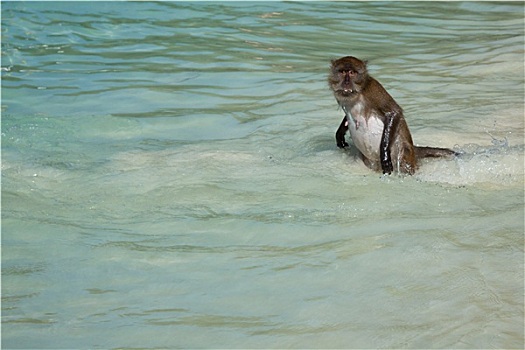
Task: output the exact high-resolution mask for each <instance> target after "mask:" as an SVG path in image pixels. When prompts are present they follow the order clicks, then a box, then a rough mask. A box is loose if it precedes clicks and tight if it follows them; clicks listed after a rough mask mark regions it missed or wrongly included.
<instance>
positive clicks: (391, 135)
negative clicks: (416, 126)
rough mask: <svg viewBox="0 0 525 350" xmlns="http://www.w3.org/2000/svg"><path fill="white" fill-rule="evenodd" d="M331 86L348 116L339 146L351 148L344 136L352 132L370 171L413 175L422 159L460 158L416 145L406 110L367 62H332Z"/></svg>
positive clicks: (444, 150) (349, 58) (344, 59)
mask: <svg viewBox="0 0 525 350" xmlns="http://www.w3.org/2000/svg"><path fill="white" fill-rule="evenodd" d="M328 84H329V87H330V89H331V90H332V92H333V93H334V96H335V99H336V100H337V103H338V104H339V106H341V108H342V109H343V112H344V113H345V116H344V118H343V120H342V122H341V124H340V125H339V128H338V129H337V131H336V134H335V138H336V144H337V146H338V147H339V148H346V147H348V146H349V144H348V143H347V142H346V141H345V134H346V132H347V131H348V130H350V136H351V138H352V142H353V144H354V145H355V147H356V148H357V150H358V152H359V155H360V157H361V159H362V160H363V162H364V163H365V165H366V166H367V167H369V168H370V169H372V170H374V171H378V172H379V171H382V172H383V174H391V173H392V172H393V171H394V170H395V171H397V172H398V173H400V174H408V175H413V174H414V173H415V171H416V170H417V168H418V160H419V159H421V158H426V157H451V156H454V155H457V153H456V152H454V151H453V150H451V149H448V148H437V147H418V146H414V142H413V141H412V135H411V134H410V131H409V129H408V125H407V122H406V120H405V117H404V115H403V109H402V108H401V107H400V106H399V105H398V104H397V102H396V101H395V100H394V98H393V97H392V96H390V94H389V93H388V92H387V91H386V90H385V88H383V86H382V85H381V84H380V83H379V82H378V81H377V80H376V79H374V78H373V77H371V76H370V75H369V74H368V70H367V62H366V61H361V60H360V59H358V58H355V57H352V56H346V57H342V58H339V59H336V60H332V61H331V71H330V74H329V77H328Z"/></svg>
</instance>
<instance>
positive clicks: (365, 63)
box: [363, 60, 368, 68]
mask: <svg viewBox="0 0 525 350" xmlns="http://www.w3.org/2000/svg"><path fill="white" fill-rule="evenodd" d="M363 64H364V65H365V68H368V67H367V66H368V60H364V61H363Z"/></svg>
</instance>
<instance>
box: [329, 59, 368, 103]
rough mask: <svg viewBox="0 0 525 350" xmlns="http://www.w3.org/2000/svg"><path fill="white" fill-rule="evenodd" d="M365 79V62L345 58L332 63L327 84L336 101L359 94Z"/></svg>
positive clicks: (366, 75)
mask: <svg viewBox="0 0 525 350" xmlns="http://www.w3.org/2000/svg"><path fill="white" fill-rule="evenodd" d="M367 77H368V73H367V70H366V62H363V61H361V60H359V59H357V58H355V57H352V56H346V57H342V58H340V59H337V60H334V61H332V68H331V73H330V76H329V78H328V83H329V85H330V88H331V89H332V91H333V92H334V95H335V97H336V99H338V100H339V99H345V98H352V97H355V96H357V95H358V94H359V93H360V92H361V90H362V87H363V84H364V82H365V81H366V78H367Z"/></svg>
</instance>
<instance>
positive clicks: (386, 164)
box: [381, 155, 394, 175]
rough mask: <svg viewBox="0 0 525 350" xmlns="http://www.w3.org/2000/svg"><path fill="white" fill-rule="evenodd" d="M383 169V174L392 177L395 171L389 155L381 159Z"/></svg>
mask: <svg viewBox="0 0 525 350" xmlns="http://www.w3.org/2000/svg"><path fill="white" fill-rule="evenodd" d="M381 168H382V169H383V174H388V175H390V174H391V173H392V171H394V167H393V166H392V160H391V159H390V156H389V155H388V156H386V157H381Z"/></svg>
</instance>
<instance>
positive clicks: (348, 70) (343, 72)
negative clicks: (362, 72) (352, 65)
mask: <svg viewBox="0 0 525 350" xmlns="http://www.w3.org/2000/svg"><path fill="white" fill-rule="evenodd" d="M339 73H340V74H348V75H350V76H353V75H356V74H357V72H356V71H355V70H352V69H340V70H339Z"/></svg>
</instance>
